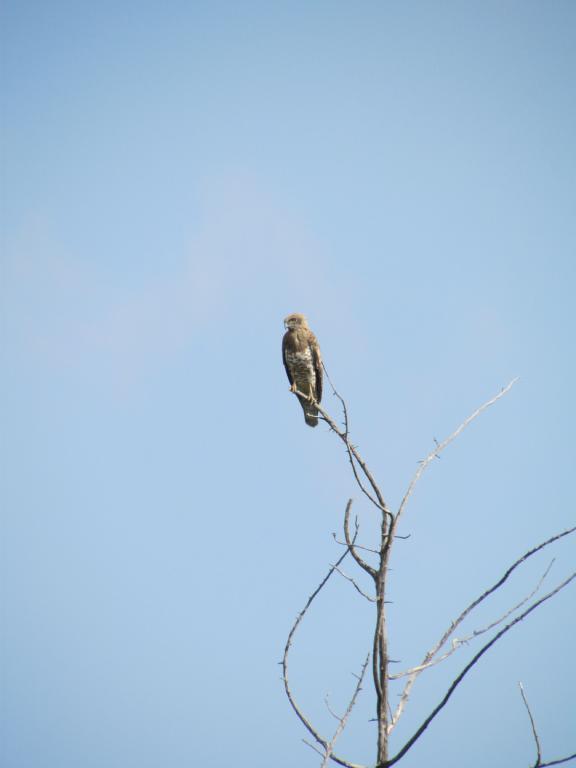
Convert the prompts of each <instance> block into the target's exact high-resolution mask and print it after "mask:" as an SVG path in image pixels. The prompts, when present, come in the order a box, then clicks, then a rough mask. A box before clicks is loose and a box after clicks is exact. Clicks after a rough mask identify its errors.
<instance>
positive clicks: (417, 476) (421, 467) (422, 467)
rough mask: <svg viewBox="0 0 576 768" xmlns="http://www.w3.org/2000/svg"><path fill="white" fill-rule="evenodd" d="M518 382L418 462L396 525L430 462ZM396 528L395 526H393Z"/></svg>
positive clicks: (513, 381)
mask: <svg viewBox="0 0 576 768" xmlns="http://www.w3.org/2000/svg"><path fill="white" fill-rule="evenodd" d="M517 381H518V378H515V379H512V381H511V382H510V383H509V384H508V385H507V386H505V387H504V389H502V390H501V391H500V392H499V393H498V394H497V395H495V396H494V397H492V398H490V400H488V401H486V402H485V403H484V404H483V405H481V406H480V407H479V408H477V409H476V410H475V411H474V413H472V414H470V416H468V418H467V419H464V421H463V422H462V423H461V424H460V426H459V427H458V428H457V429H455V430H454V432H452V434H451V435H449V436H448V437H447V438H446V439H445V440H443V441H442V442H441V443H438V442H437V441H435V442H436V445H435V446H434V450H433V451H430V453H429V454H428V456H426V458H425V459H424V460H423V461H421V462H420V465H419V467H418V469H417V470H416V472H415V473H414V476H413V478H412V480H411V481H410V485H409V486H408V490H407V491H406V493H405V494H404V498H403V499H402V501H401V502H400V506H399V507H398V512H397V514H396V524H397V522H398V519H399V518H400V517H401V516H402V513H403V512H404V510H405V508H406V505H407V503H408V500H409V498H410V496H411V495H412V493H413V492H414V488H415V487H416V484H417V483H418V480H420V478H421V477H422V475H423V473H424V471H425V470H426V468H427V467H428V465H429V464H430V462H431V461H433V459H435V458H438V457H439V455H440V453H442V451H443V450H444V449H445V448H446V447H447V446H448V445H450V443H451V442H453V441H454V440H455V439H456V438H457V437H458V435H459V434H460V433H461V432H462V431H463V430H464V429H465V428H466V427H467V426H468V424H470V422H472V421H474V419H476V418H477V417H478V416H480V414H481V413H482V412H483V411H485V410H486V408H489V407H490V406H491V405H493V404H494V403H495V402H497V401H498V400H500V398H501V397H504V395H505V394H506V393H507V392H509V391H510V390H511V389H512V387H513V386H514V384H516V382H517ZM394 527H396V525H395V526H394Z"/></svg>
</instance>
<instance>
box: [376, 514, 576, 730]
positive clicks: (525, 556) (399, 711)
mask: <svg viewBox="0 0 576 768" xmlns="http://www.w3.org/2000/svg"><path fill="white" fill-rule="evenodd" d="M574 531H576V526H574V527H573V528H568V529H567V530H566V531H562V533H558V534H556V535H555V536H551V537H550V538H549V539H547V540H546V541H544V542H542V543H541V544H538V545H537V546H535V547H533V548H532V549H530V550H528V551H527V552H525V553H524V554H523V555H522V556H521V557H519V558H518V559H517V560H516V561H515V562H514V563H512V565H511V566H510V567H509V568H508V569H507V570H506V571H505V572H504V574H503V575H502V576H501V577H500V578H499V579H498V581H497V582H495V583H494V584H493V585H492V586H491V587H489V588H488V589H487V590H486V591H485V592H483V593H482V594H481V595H480V596H479V597H477V598H476V600H473V601H472V602H471V603H470V605H468V606H467V607H466V608H465V609H464V610H463V611H462V613H461V614H460V615H459V616H458V618H457V619H455V621H453V622H452V623H451V624H450V626H449V627H448V629H447V630H446V631H445V632H444V634H443V635H442V637H441V638H440V640H439V641H438V642H437V643H436V645H435V646H434V647H433V648H432V649H431V650H430V651H428V653H427V654H426V655H425V656H424V659H423V660H422V662H421V664H419V665H418V666H417V667H415V668H414V671H413V672H412V673H411V675H410V678H409V679H408V681H407V682H406V685H405V687H404V690H403V691H402V694H401V696H400V701H399V703H398V705H397V707H396V711H395V713H394V717H393V719H392V721H391V722H390V730H392V729H393V728H394V726H395V725H396V724H397V723H398V720H399V719H400V717H401V715H402V712H403V710H404V708H405V706H406V703H407V701H408V698H409V696H410V693H411V690H412V687H413V685H414V683H415V681H416V678H417V677H418V675H419V674H420V672H422V671H423V670H424V669H427V668H428V667H429V666H431V662H433V660H434V657H435V656H436V655H437V654H438V653H439V651H440V650H441V649H442V647H443V646H444V645H445V643H446V642H447V641H448V640H449V639H450V637H451V635H453V634H454V632H455V630H456V628H457V627H458V626H459V625H460V624H461V623H462V622H463V621H464V619H465V618H466V617H467V616H468V615H469V614H470V613H471V612H472V611H473V610H474V609H475V608H476V607H477V606H478V605H480V603H482V602H483V601H484V600H486V598H488V597H489V596H490V595H491V594H493V593H494V592H495V591H496V590H497V589H499V588H500V587H501V586H502V585H503V584H504V583H505V582H506V581H507V580H508V579H509V578H510V576H511V575H512V573H513V572H514V571H515V570H516V568H518V567H519V566H520V565H522V563H524V562H525V561H526V560H528V559H529V558H530V557H532V556H533V555H535V554H537V553H538V552H540V551H541V550H542V549H544V548H545V547H547V546H549V545H550V544H553V543H554V542H555V541H558V540H559V539H562V538H563V537H564V536H569V535H570V534H571V533H574ZM528 599H529V598H528ZM518 607H519V606H516V608H518Z"/></svg>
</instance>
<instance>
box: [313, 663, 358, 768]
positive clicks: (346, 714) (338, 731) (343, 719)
mask: <svg viewBox="0 0 576 768" xmlns="http://www.w3.org/2000/svg"><path fill="white" fill-rule="evenodd" d="M369 660H370V654H368V655H367V656H366V661H365V662H364V664H363V665H362V670H361V672H360V674H359V675H358V682H357V683H356V688H355V689H354V693H353V695H352V698H351V699H350V703H349V704H348V707H347V708H346V712H344V714H343V716H342V717H341V718H340V722H339V723H338V727H337V728H336V730H335V732H334V736H332V739H331V741H330V742H329V743H328V745H327V747H326V754H325V755H324V760H323V761H322V765H321V767H320V768H327V766H328V765H329V763H330V760H331V759H332V750H333V749H334V744H336V741H337V740H338V738H339V737H340V735H341V734H342V731H343V730H344V728H346V723H347V722H348V718H349V717H350V713H351V712H352V710H353V709H354V705H355V704H356V699H357V698H358V694H359V693H360V691H361V690H362V681H363V680H364V675H365V673H366V667H367V666H368V662H369Z"/></svg>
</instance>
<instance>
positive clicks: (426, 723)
mask: <svg viewBox="0 0 576 768" xmlns="http://www.w3.org/2000/svg"><path fill="white" fill-rule="evenodd" d="M575 578H576V572H574V573H573V574H572V575H571V576H569V577H568V578H567V579H565V580H564V581H563V582H562V583H561V584H559V585H558V586H557V587H556V588H555V589H553V590H552V591H551V592H548V594H546V595H544V597H541V598H540V600H537V601H536V602H535V603H532V605H531V606H530V607H529V608H527V609H526V610H525V611H524V612H523V613H521V614H520V615H519V616H517V617H516V618H515V619H514V620H513V621H511V622H510V623H509V624H506V626H505V627H503V628H502V629H501V630H500V631H499V632H498V633H497V634H496V635H494V637H493V638H492V639H491V640H490V641H489V642H487V643H486V645H483V646H482V648H481V649H480V650H479V651H478V653H477V654H476V655H475V656H474V657H473V658H472V660H471V661H469V662H468V664H466V666H465V667H464V669H463V670H462V671H461V672H460V674H459V675H458V676H457V677H456V678H455V679H454V680H453V681H452V684H451V685H450V687H449V688H448V691H447V692H446V694H445V695H444V697H443V699H442V700H441V701H440V703H439V704H437V705H436V707H435V708H434V709H433V710H432V712H431V713H430V714H429V715H428V717H427V718H426V719H425V720H424V722H423V723H422V725H421V726H420V727H419V728H418V730H417V731H416V732H415V733H414V734H413V735H412V736H411V737H410V738H409V739H408V741H407V742H406V743H405V744H404V746H403V747H402V749H401V750H400V751H399V752H398V753H397V754H396V755H395V756H394V757H393V758H392V759H391V760H388V762H387V763H386V766H387V768H389V766H391V765H394V764H395V763H397V762H398V760H400V759H401V758H402V757H403V756H404V755H405V754H406V752H408V750H409V749H410V748H411V747H412V746H413V745H414V744H415V743H416V741H418V739H419V738H420V736H422V734H423V733H424V731H425V730H426V728H428V726H429V725H430V723H431V722H432V720H434V718H435V717H436V715H437V714H438V713H439V712H440V711H441V710H442V709H443V708H444V707H445V706H446V704H447V703H448V700H449V699H450V697H451V696H452V694H453V693H454V691H455V690H456V688H457V687H458V685H459V684H460V683H461V682H462V680H463V679H464V677H465V676H466V674H467V673H468V672H469V671H470V670H471V669H472V667H474V666H475V664H477V662H478V661H479V660H480V658H481V657H482V656H483V655H484V654H485V653H486V651H488V650H489V649H490V648H491V647H492V646H493V645H494V644H495V643H496V642H498V640H500V638H501V637H502V636H503V635H505V634H506V633H507V632H508V631H509V630H510V629H512V627H514V626H515V625H516V624H518V623H519V622H521V621H522V620H523V619H525V618H526V616H528V614H530V613H532V611H534V610H535V609H536V608H538V607H539V606H540V605H542V603H544V602H546V601H547V600H549V599H550V598H551V597H554V595H556V594H557V593H558V592H560V590H561V589H564V587H567V586H568V584H569V583H570V582H571V581H572V580H573V579H575Z"/></svg>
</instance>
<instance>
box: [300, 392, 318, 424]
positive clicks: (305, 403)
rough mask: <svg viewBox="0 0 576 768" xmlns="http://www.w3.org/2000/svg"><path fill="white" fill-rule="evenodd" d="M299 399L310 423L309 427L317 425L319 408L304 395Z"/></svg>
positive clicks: (305, 417)
mask: <svg viewBox="0 0 576 768" xmlns="http://www.w3.org/2000/svg"><path fill="white" fill-rule="evenodd" d="M298 400H300V405H301V406H302V410H303V411H304V420H305V421H306V424H308V426H309V427H317V426H318V408H316V406H315V405H313V404H312V403H311V402H310V400H307V399H306V398H304V397H299V398H298Z"/></svg>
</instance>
